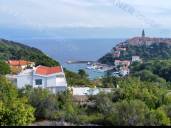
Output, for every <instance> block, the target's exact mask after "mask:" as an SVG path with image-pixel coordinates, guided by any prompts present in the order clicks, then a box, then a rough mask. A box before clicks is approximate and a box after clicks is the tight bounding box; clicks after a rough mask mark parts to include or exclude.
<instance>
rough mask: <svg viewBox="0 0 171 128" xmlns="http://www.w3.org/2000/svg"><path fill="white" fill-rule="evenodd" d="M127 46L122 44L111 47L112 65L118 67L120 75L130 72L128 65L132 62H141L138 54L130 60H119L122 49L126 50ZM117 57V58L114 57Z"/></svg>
mask: <svg viewBox="0 0 171 128" xmlns="http://www.w3.org/2000/svg"><path fill="white" fill-rule="evenodd" d="M126 50H127V48H125V47H123V46H122V45H118V46H116V47H114V48H113V49H112V54H113V57H114V58H115V59H114V65H115V67H116V69H118V72H117V73H119V74H120V75H121V76H126V75H128V74H129V73H130V69H129V66H130V65H131V63H133V62H140V63H142V60H141V58H140V56H132V60H119V57H120V55H121V52H122V51H126ZM116 58H118V59H116Z"/></svg>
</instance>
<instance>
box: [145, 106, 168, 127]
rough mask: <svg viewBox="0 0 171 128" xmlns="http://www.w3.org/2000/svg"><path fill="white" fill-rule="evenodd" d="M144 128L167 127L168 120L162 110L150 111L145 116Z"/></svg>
mask: <svg viewBox="0 0 171 128" xmlns="http://www.w3.org/2000/svg"><path fill="white" fill-rule="evenodd" d="M145 125H146V126H169V125H170V120H169V118H168V116H167V115H166V113H165V112H164V111H163V110H160V109H157V110H152V111H151V112H149V113H148V115H147V116H146V121H145Z"/></svg>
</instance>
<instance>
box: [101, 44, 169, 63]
mask: <svg viewBox="0 0 171 128" xmlns="http://www.w3.org/2000/svg"><path fill="white" fill-rule="evenodd" d="M125 47H126V48H127V50H126V51H121V55H120V57H119V58H115V57H113V56H112V53H108V54H106V55H105V56H103V57H102V58H100V59H99V62H101V63H104V64H109V65H114V63H113V60H114V59H120V60H131V59H132V56H135V55H138V56H140V57H141V58H142V59H143V61H145V62H146V61H148V60H163V59H171V45H168V44H165V43H156V44H152V45H149V46H147V45H128V44H125Z"/></svg>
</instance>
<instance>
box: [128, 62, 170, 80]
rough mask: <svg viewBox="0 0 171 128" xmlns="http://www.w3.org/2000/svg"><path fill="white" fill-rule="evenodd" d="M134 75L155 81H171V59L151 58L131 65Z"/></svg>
mask: <svg viewBox="0 0 171 128" xmlns="http://www.w3.org/2000/svg"><path fill="white" fill-rule="evenodd" d="M131 72H132V75H134V76H137V77H140V79H141V80H145V81H154V82H162V83H164V82H166V81H167V82H171V77H170V76H171V60H170V59H169V60H149V61H147V62H145V63H143V64H140V63H134V64H132V66H131Z"/></svg>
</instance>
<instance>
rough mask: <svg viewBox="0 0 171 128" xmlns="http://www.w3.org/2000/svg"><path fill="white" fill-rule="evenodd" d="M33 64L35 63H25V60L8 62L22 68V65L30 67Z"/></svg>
mask: <svg viewBox="0 0 171 128" xmlns="http://www.w3.org/2000/svg"><path fill="white" fill-rule="evenodd" d="M31 63H33V62H30V61H25V60H9V61H8V64H10V65H12V66H22V65H28V64H31Z"/></svg>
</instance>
